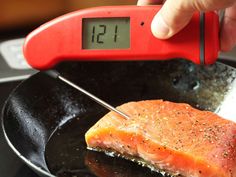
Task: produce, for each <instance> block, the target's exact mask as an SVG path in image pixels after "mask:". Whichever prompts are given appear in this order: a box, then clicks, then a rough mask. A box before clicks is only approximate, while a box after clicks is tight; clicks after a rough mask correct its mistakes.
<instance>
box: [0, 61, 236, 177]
mask: <svg viewBox="0 0 236 177" xmlns="http://www.w3.org/2000/svg"><path fill="white" fill-rule="evenodd" d="M56 70H57V71H58V72H59V73H60V74H61V75H62V76H64V77H65V78H67V79H68V80H71V81H72V82H74V83H75V84H78V85H79V86H81V87H82V88H84V89H86V90H88V91H89V92H91V93H93V94H94V95H96V96H98V97H99V98H101V99H103V100H104V101H106V102H108V103H110V104H111V105H113V106H118V105H121V104H123V103H126V102H129V101H140V100H150V99H163V100H168V101H173V102H177V103H178V102H182V103H188V104H190V105H192V106H193V107H195V108H198V109H201V110H209V111H212V112H216V111H217V110H218V109H219V108H221V107H222V108H223V107H224V100H225V98H226V97H230V98H232V94H234V92H230V90H236V89H232V88H236V87H235V85H236V84H235V77H236V72H235V69H234V68H231V67H228V66H226V65H222V64H219V63H216V64H214V65H212V66H207V67H203V66H196V65H194V64H193V63H191V62H188V61H185V60H171V61H158V62H155V61H148V62H137V61H136V62H79V63H78V62H76V63H73V62H71V63H63V64H61V65H59V66H57V67H56ZM232 101H233V102H230V103H232V105H235V104H236V102H235V99H234V100H232ZM222 110H223V109H221V111H222ZM107 112H108V111H107V110H106V109H104V108H102V107H101V106H100V105H98V104H97V103H95V102H94V101H92V100H90V98H88V97H87V96H85V95H83V94H81V93H80V92H78V91H77V90H75V89H73V88H71V87H70V86H68V85H66V84H64V83H63V82H61V81H59V80H55V79H53V78H50V77H49V76H47V75H45V74H43V73H38V74H36V75H34V76H32V77H31V78H29V79H27V80H26V81H24V82H23V83H22V84H20V85H19V86H18V87H17V88H16V89H15V90H14V92H13V93H12V94H11V95H10V97H9V98H8V100H7V102H6V104H5V107H4V109H3V112H2V121H3V122H2V126H3V129H4V131H5V135H6V137H7V139H8V141H9V144H11V146H13V147H14V148H15V149H16V150H17V152H18V153H17V155H19V154H20V155H19V157H20V158H22V157H24V158H25V159H27V160H28V161H27V164H28V165H29V166H30V167H31V168H32V169H34V170H35V171H36V172H37V173H38V174H40V175H41V176H43V177H45V174H47V175H46V176H47V177H48V176H52V175H51V174H50V172H51V173H52V174H54V175H56V174H57V175H58V176H68V177H72V176H73V175H74V176H76V175H77V176H81V177H86V176H87V177H89V176H98V177H106V176H107V177H108V176H109V177H110V176H119V177H126V176H130V177H132V175H133V176H134V174H135V176H138V175H140V176H142V177H146V176H147V177H149V176H154V177H155V176H158V177H160V176H162V175H161V174H158V173H155V172H151V170H149V169H146V168H140V166H139V165H136V164H135V163H132V162H129V161H126V160H123V159H120V158H112V157H108V156H106V155H104V154H103V153H97V152H92V151H88V150H86V145H85V142H84V134H85V132H86V131H87V130H88V129H89V128H90V127H91V126H92V125H93V124H94V123H95V122H96V121H97V120H98V119H99V118H101V117H102V116H103V115H105V114H106V113H107ZM227 112H229V111H227ZM45 157H46V158H45ZM35 167H38V168H40V169H41V171H39V170H38V168H35ZM97 169H98V170H97ZM42 170H43V171H44V174H42ZM98 172H99V174H98ZM100 173H101V174H100ZM116 174H119V175H116ZM145 175H146V176H145Z"/></svg>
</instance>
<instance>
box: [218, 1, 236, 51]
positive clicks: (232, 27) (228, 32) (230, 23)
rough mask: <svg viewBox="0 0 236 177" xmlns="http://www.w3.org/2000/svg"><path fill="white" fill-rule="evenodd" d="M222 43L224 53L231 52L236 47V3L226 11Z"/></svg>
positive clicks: (221, 37)
mask: <svg viewBox="0 0 236 177" xmlns="http://www.w3.org/2000/svg"><path fill="white" fill-rule="evenodd" d="M220 42H221V46H220V48H221V50H222V51H229V50H231V49H232V48H233V47H234V46H235V45H236V3H235V4H234V5H233V6H232V7H230V8H227V9H226V11H225V16H224V21H223V26H222V29H221V36H220Z"/></svg>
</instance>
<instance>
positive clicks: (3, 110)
mask: <svg viewBox="0 0 236 177" xmlns="http://www.w3.org/2000/svg"><path fill="white" fill-rule="evenodd" d="M38 74H40V72H38V73H36V74H33V75H32V76H30V77H29V78H28V79H26V80H24V81H23V82H21V83H19V84H18V85H17V86H16V87H15V88H14V89H13V90H12V91H11V93H10V94H9V96H8V98H7V99H6V101H5V103H4V104H3V107H2V111H1V127H2V131H3V135H4V138H5V140H6V142H7V144H8V146H9V147H10V148H11V150H12V151H13V152H14V153H15V154H16V155H17V157H18V158H20V159H21V160H22V161H23V162H24V163H25V164H26V165H27V166H28V167H29V168H31V169H33V170H35V172H36V173H40V174H41V175H45V176H47V177H56V176H55V175H53V174H51V173H49V172H47V171H46V170H44V169H42V168H41V167H39V166H37V165H35V164H33V163H32V162H31V161H30V160H28V159H27V158H26V157H25V156H23V155H22V154H21V153H20V152H19V151H18V150H17V148H16V147H15V146H14V145H13V144H12V143H11V141H10V139H9V138H8V135H7V132H6V129H5V126H4V117H5V116H4V113H5V111H6V105H7V103H8V102H9V99H10V98H11V97H12V95H13V94H14V93H15V91H16V89H17V88H18V87H20V86H21V85H22V84H23V83H25V82H27V81H28V80H30V79H32V78H33V77H35V76H36V75H38Z"/></svg>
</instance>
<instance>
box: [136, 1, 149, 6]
mask: <svg viewBox="0 0 236 177" xmlns="http://www.w3.org/2000/svg"><path fill="white" fill-rule="evenodd" d="M137 5H138V6H144V5H147V2H146V1H145V0H139V1H138V3H137Z"/></svg>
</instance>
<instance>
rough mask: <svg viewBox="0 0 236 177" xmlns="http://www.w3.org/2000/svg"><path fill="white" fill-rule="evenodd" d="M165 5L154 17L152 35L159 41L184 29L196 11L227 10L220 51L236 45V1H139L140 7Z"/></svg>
mask: <svg viewBox="0 0 236 177" xmlns="http://www.w3.org/2000/svg"><path fill="white" fill-rule="evenodd" d="M161 3H164V5H163V7H162V8H161V10H160V11H159V12H158V13H157V15H156V16H155V17H154V19H153V22H152V25H151V28H152V33H153V34H154V36H156V37H157V38H159V39H168V38H170V37H172V36H173V35H175V34H176V33H178V32H179V31H180V30H181V29H183V28H184V27H185V26H186V25H187V24H188V23H189V21H190V20H191V18H192V15H193V13H194V12H195V11H214V10H221V9H225V8H226V10H225V16H224V20H223V23H222V27H221V34H220V49H221V50H222V51H229V50H231V49H232V48H233V47H234V46H235V45H236V0H138V5H151V4H161Z"/></svg>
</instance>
